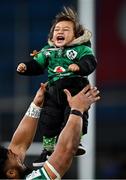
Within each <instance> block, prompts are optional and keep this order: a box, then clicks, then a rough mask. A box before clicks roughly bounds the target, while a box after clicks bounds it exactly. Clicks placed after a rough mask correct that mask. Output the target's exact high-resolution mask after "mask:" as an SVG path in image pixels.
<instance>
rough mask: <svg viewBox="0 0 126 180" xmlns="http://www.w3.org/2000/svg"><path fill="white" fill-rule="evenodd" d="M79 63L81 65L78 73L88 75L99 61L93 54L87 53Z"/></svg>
mask: <svg viewBox="0 0 126 180" xmlns="http://www.w3.org/2000/svg"><path fill="white" fill-rule="evenodd" d="M77 64H78V66H79V67H80V71H79V72H78V73H79V74H80V75H83V76H88V75H89V74H91V73H92V72H93V71H94V70H95V69H96V66H97V61H96V58H95V57H94V56H93V55H86V56H84V57H82V58H81V59H80V60H79V62H78V63H77Z"/></svg>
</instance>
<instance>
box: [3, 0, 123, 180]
mask: <svg viewBox="0 0 126 180" xmlns="http://www.w3.org/2000/svg"><path fill="white" fill-rule="evenodd" d="M63 6H70V7H74V9H76V10H77V12H78V14H79V16H80V20H81V22H82V24H83V25H84V26H86V27H88V28H89V29H90V30H91V31H92V34H93V36H92V45H93V46H92V47H93V49H94V51H95V54H96V57H97V61H98V66H97V70H96V72H95V73H94V74H93V75H92V77H91V81H92V83H94V84H96V85H97V87H98V88H99V90H100V91H101V96H102V98H101V100H100V101H99V102H98V103H97V104H96V105H95V106H93V108H92V109H93V110H91V112H90V118H89V126H90V127H89V131H88V136H89V138H87V142H86V145H85V146H86V149H87V153H86V155H85V156H82V157H79V158H77V157H75V158H74V161H73V164H72V167H71V168H70V170H69V171H68V173H67V174H66V175H65V176H64V179H126V134H125V132H126V127H125V126H126V70H125V69H126V54H125V52H126V0H116V1H115V0H111V1H110V0H59V1H56V2H55V3H54V1H52V0H46V1H45V0H37V1H35V0H22V1H21V0H20V1H16V0H12V1H9V0H1V4H0V42H1V43H0V144H4V145H5V146H7V144H8V142H9V141H10V139H11V137H12V135H13V132H14V130H15V128H16V127H17V125H18V124H19V121H20V120H21V118H22V116H23V115H24V113H25V111H26V109H27V107H28V105H29V103H30V102H31V100H32V98H33V97H34V95H35V92H36V91H37V89H38V87H39V84H40V82H44V81H46V78H47V74H45V75H43V76H36V77H23V76H19V75H18V74H17V73H16V67H17V65H18V63H19V62H22V61H24V60H26V61H28V60H29V54H30V53H31V52H32V51H33V50H34V49H36V50H40V49H41V48H42V47H43V46H44V45H45V44H46V41H47V35H48V33H49V30H50V27H51V23H52V20H53V18H54V17H55V15H56V14H57V13H58V12H59V11H60V10H61V9H62V7H63ZM86 136H87V135H86ZM40 141H41V133H40V131H39V129H38V131H37V134H36V137H35V140H34V144H33V146H32V147H31V149H30V150H29V152H28V158H27V159H26V161H27V163H28V164H31V162H32V161H33V160H34V159H36V156H37V155H38V154H39V153H40V152H41V143H40Z"/></svg>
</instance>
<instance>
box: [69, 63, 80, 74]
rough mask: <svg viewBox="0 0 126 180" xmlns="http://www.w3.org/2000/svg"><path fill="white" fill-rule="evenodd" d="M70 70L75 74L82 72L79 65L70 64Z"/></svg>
mask: <svg viewBox="0 0 126 180" xmlns="http://www.w3.org/2000/svg"><path fill="white" fill-rule="evenodd" d="M68 69H69V70H70V71H73V72H75V71H79V70H80V68H79V66H78V65H77V64H70V65H69V67H68Z"/></svg>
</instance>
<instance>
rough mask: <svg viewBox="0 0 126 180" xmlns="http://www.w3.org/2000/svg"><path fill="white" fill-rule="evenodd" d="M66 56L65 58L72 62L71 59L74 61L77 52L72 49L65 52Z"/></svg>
mask: <svg viewBox="0 0 126 180" xmlns="http://www.w3.org/2000/svg"><path fill="white" fill-rule="evenodd" d="M66 54H67V57H68V58H69V59H71V60H73V59H75V58H76V56H77V51H75V50H73V49H72V50H67V52H66Z"/></svg>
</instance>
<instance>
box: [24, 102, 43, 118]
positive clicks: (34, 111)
mask: <svg viewBox="0 0 126 180" xmlns="http://www.w3.org/2000/svg"><path fill="white" fill-rule="evenodd" d="M41 110H42V108H40V107H39V106H37V105H36V104H35V103H34V102H32V103H31V104H30V106H29V108H28V110H27V112H26V114H25V115H26V116H29V117H32V118H35V119H38V118H39V117H40V114H41Z"/></svg>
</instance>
